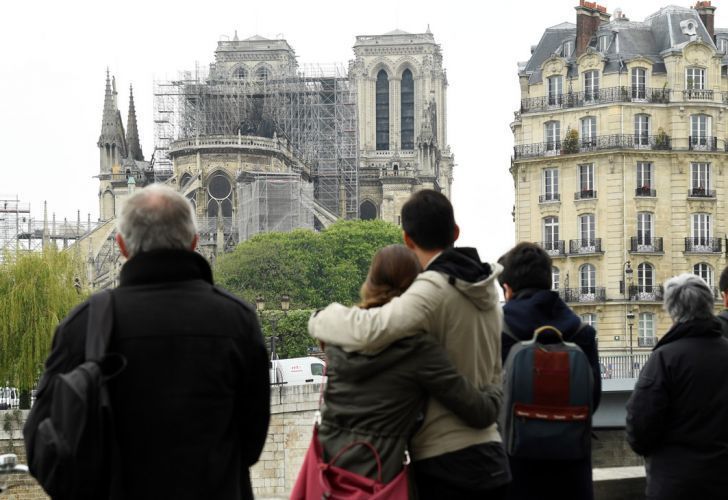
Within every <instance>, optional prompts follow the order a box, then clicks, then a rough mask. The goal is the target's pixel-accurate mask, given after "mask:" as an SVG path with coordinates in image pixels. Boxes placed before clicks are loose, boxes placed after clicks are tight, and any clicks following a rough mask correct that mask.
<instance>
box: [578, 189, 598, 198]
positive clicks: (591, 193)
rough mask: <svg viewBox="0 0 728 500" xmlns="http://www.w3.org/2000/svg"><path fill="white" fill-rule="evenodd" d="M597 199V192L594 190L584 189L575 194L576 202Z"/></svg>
mask: <svg viewBox="0 0 728 500" xmlns="http://www.w3.org/2000/svg"><path fill="white" fill-rule="evenodd" d="M596 197H597V192H596V191H595V190H593V189H582V190H581V191H577V192H576V193H574V199H575V200H593V199H594V198H596Z"/></svg>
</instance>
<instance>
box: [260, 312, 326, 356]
mask: <svg viewBox="0 0 728 500" xmlns="http://www.w3.org/2000/svg"><path fill="white" fill-rule="evenodd" d="M312 312H313V309H294V310H291V311H288V312H287V313H284V312H283V311H263V312H262V313H260V316H261V317H262V327H263V336H264V337H265V341H266V346H267V347H268V349H269V350H270V349H271V347H272V342H271V337H273V336H275V337H276V338H277V339H278V340H276V354H278V357H279V358H299V357H302V356H307V355H308V354H309V352H310V348H312V347H315V346H317V345H318V344H317V342H316V340H315V339H313V338H312V337H311V336H310V335H309V334H308V319H309V318H310V317H311V313H312Z"/></svg>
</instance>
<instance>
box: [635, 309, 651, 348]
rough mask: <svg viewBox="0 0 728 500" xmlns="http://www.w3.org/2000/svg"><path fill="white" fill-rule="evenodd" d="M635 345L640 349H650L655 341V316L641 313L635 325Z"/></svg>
mask: <svg viewBox="0 0 728 500" xmlns="http://www.w3.org/2000/svg"><path fill="white" fill-rule="evenodd" d="M637 335H638V338H637V345H638V346H640V347H651V346H653V345H654V341H655V315H654V314H653V313H648V312H642V313H640V315H639V321H638V324H637Z"/></svg>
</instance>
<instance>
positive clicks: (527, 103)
mask: <svg viewBox="0 0 728 500" xmlns="http://www.w3.org/2000/svg"><path fill="white" fill-rule="evenodd" d="M632 101H635V102H650V103H668V102H670V90H669V89H651V88H645V87H640V86H635V87H629V86H624V87H607V88H603V89H599V90H593V91H582V92H567V93H565V94H551V95H545V96H541V97H529V98H526V99H521V113H530V112H535V111H547V110H550V109H555V108H580V107H583V106H594V105H596V104H607V103H612V102H632Z"/></svg>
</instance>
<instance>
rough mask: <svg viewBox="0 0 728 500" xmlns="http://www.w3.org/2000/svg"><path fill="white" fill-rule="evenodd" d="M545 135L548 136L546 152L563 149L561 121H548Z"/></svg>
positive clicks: (545, 126)
mask: <svg viewBox="0 0 728 500" xmlns="http://www.w3.org/2000/svg"><path fill="white" fill-rule="evenodd" d="M544 135H545V136H546V152H547V153H548V152H558V151H561V123H560V122H556V121H552V122H546V124H545V125H544Z"/></svg>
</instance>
